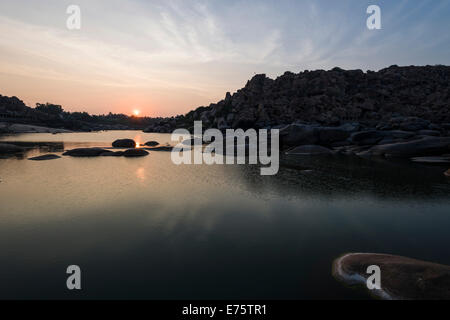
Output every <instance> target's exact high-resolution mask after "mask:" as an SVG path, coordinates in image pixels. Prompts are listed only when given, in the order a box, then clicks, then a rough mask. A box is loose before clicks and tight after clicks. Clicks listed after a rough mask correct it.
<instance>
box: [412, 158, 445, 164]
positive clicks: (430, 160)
mask: <svg viewBox="0 0 450 320" xmlns="http://www.w3.org/2000/svg"><path fill="white" fill-rule="evenodd" d="M411 161H413V162H420V163H450V157H416V158H411Z"/></svg>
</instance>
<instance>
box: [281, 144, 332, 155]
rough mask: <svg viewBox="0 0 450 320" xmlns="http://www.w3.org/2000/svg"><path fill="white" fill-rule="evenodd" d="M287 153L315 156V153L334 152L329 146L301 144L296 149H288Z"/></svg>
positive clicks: (325, 153)
mask: <svg viewBox="0 0 450 320" xmlns="http://www.w3.org/2000/svg"><path fill="white" fill-rule="evenodd" d="M286 154H289V155H308V156H314V155H327V154H333V151H332V150H330V149H328V148H325V147H322V146H318V145H305V146H299V147H296V148H294V149H291V150H289V151H287V152H286Z"/></svg>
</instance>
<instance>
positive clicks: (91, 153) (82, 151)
mask: <svg viewBox="0 0 450 320" xmlns="http://www.w3.org/2000/svg"><path fill="white" fill-rule="evenodd" d="M106 153H113V152H112V151H109V150H105V149H102V148H77V149H72V150H68V151H66V152H64V153H63V156H71V157H98V156H100V155H102V156H104V155H105V154H106Z"/></svg>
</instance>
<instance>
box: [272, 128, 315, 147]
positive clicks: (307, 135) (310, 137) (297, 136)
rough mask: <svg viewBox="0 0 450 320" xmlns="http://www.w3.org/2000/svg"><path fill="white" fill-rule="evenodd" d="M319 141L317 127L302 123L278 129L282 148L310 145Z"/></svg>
mask: <svg viewBox="0 0 450 320" xmlns="http://www.w3.org/2000/svg"><path fill="white" fill-rule="evenodd" d="M317 142H319V137H318V135H317V127H316V126H311V125H304V124H296V123H294V124H290V125H288V126H286V127H284V128H282V129H281V130H280V144H281V145H282V147H283V148H286V147H295V146H300V145H312V144H316V143H317Z"/></svg>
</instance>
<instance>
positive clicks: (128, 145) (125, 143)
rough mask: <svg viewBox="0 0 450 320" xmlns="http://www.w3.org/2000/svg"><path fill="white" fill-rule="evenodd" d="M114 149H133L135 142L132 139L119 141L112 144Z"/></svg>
mask: <svg viewBox="0 0 450 320" xmlns="http://www.w3.org/2000/svg"><path fill="white" fill-rule="evenodd" d="M112 146H113V147H114V148H135V147H136V142H135V141H134V140H132V139H119V140H116V141H114V142H113V143H112Z"/></svg>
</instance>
